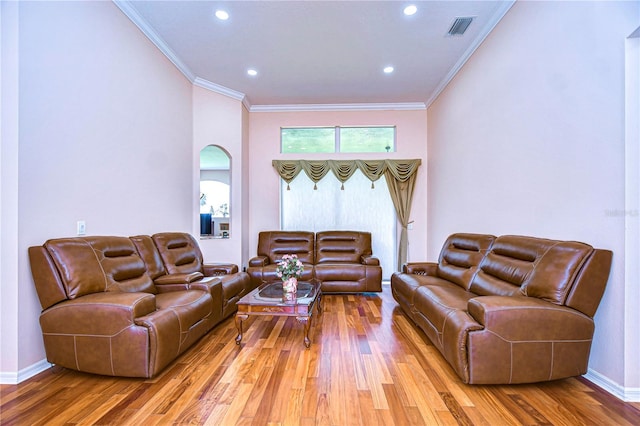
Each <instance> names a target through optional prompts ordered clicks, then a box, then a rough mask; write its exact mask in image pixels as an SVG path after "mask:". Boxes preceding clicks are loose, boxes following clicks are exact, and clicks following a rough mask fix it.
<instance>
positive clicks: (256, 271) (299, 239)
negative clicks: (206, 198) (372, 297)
mask: <svg viewBox="0 0 640 426" xmlns="http://www.w3.org/2000/svg"><path fill="white" fill-rule="evenodd" d="M257 252H258V253H257V256H256V257H254V258H252V259H250V260H249V268H247V272H248V273H249V275H250V276H251V282H252V286H258V285H260V284H262V283H265V282H275V281H278V278H277V277H276V265H277V262H278V261H279V260H280V259H281V258H282V256H283V255H285V254H295V255H297V256H298V258H299V259H300V261H301V262H302V263H303V264H304V273H303V275H302V277H301V280H303V281H310V280H317V281H319V282H320V283H321V288H322V291H323V292H325V293H361V292H380V291H382V268H381V267H380V261H379V260H378V259H377V258H376V257H373V254H372V249H371V233H370V232H360V231H324V232H318V233H317V234H314V233H313V232H307V231H264V232H260V233H259V235H258V248H257Z"/></svg>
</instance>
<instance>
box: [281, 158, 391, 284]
mask: <svg viewBox="0 0 640 426" xmlns="http://www.w3.org/2000/svg"><path fill="white" fill-rule="evenodd" d="M281 182H282V192H281V193H282V199H281V201H282V207H281V210H280V218H281V221H282V229H283V230H290V231H311V232H320V231H333V230H352V231H368V232H371V240H372V241H371V244H372V249H373V255H374V256H375V257H377V258H378V259H380V265H381V266H382V277H383V279H385V280H388V279H389V278H390V277H391V274H392V273H393V271H395V264H396V212H395V209H394V207H393V201H391V195H389V189H388V188H387V183H386V181H385V180H384V176H383V177H381V178H380V179H378V180H377V181H376V182H375V188H374V189H372V188H371V181H369V179H367V178H366V177H365V176H364V175H363V174H362V172H360V170H358V171H356V172H355V173H354V174H353V176H352V177H351V178H350V179H349V180H348V181H346V182H345V184H344V190H341V189H340V185H341V184H340V182H339V181H338V179H336V177H335V176H334V175H333V173H328V174H327V175H326V176H325V177H324V178H322V180H320V181H319V182H318V184H317V186H318V189H317V190H314V189H313V182H312V181H311V179H309V178H308V177H307V175H306V174H305V173H300V174H299V175H298V176H297V177H296V178H295V179H294V180H293V181H292V182H291V183H290V184H289V186H290V190H287V184H286V182H285V181H281Z"/></svg>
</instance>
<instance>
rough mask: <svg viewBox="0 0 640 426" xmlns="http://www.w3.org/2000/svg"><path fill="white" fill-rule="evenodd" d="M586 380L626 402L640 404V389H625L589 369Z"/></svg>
mask: <svg viewBox="0 0 640 426" xmlns="http://www.w3.org/2000/svg"><path fill="white" fill-rule="evenodd" d="M584 378H585V379H587V380H589V381H590V382H591V383H593V384H595V385H597V386H599V387H601V388H602V389H604V390H605V391H607V392H609V393H610V394H611V395H613V396H615V397H616V398H618V399H621V400H622V401H625V402H640V388H625V387H624V386H620V385H619V384H617V383H615V382H613V381H612V380H611V379H609V378H608V377H606V376H603V375H602V374H600V373H598V372H597V371H595V370H592V369H589V371H587V374H585V375H584Z"/></svg>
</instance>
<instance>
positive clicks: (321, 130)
mask: <svg viewBox="0 0 640 426" xmlns="http://www.w3.org/2000/svg"><path fill="white" fill-rule="evenodd" d="M280 143H281V145H280V148H281V149H280V152H283V153H292V152H335V151H336V131H335V128H334V127H311V128H304V129H296V128H283V129H281V130H280Z"/></svg>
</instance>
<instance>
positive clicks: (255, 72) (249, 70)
mask: <svg viewBox="0 0 640 426" xmlns="http://www.w3.org/2000/svg"><path fill="white" fill-rule="evenodd" d="M247 74H249V75H250V76H251V77H255V76H256V75H258V71H256V70H254V69H253V68H249V69H248V70H247Z"/></svg>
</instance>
